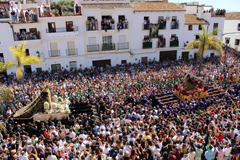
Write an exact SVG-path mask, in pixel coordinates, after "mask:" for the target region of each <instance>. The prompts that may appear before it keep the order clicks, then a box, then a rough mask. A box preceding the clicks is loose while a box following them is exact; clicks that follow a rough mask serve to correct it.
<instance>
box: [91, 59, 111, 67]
mask: <svg viewBox="0 0 240 160" xmlns="http://www.w3.org/2000/svg"><path fill="white" fill-rule="evenodd" d="M92 65H93V66H96V67H99V66H106V65H109V66H111V59H106V60H99V61H92Z"/></svg>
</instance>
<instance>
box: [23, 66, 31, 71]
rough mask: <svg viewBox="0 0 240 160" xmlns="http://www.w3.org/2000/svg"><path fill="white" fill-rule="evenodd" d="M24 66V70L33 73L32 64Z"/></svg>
mask: <svg viewBox="0 0 240 160" xmlns="http://www.w3.org/2000/svg"><path fill="white" fill-rule="evenodd" d="M23 68H24V72H26V73H32V67H31V65H24V66H23Z"/></svg>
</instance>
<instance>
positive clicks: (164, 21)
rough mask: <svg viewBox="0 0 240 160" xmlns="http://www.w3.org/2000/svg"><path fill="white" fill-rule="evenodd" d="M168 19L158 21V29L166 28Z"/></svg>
mask: <svg viewBox="0 0 240 160" xmlns="http://www.w3.org/2000/svg"><path fill="white" fill-rule="evenodd" d="M166 23H167V22H166V20H161V21H158V29H166Z"/></svg>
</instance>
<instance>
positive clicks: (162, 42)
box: [157, 41, 166, 48]
mask: <svg viewBox="0 0 240 160" xmlns="http://www.w3.org/2000/svg"><path fill="white" fill-rule="evenodd" d="M165 45H166V44H165V41H158V42H157V48H163V47H165Z"/></svg>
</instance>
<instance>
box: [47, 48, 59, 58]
mask: <svg viewBox="0 0 240 160" xmlns="http://www.w3.org/2000/svg"><path fill="white" fill-rule="evenodd" d="M48 55H49V57H59V56H60V50H50V51H48Z"/></svg>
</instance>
